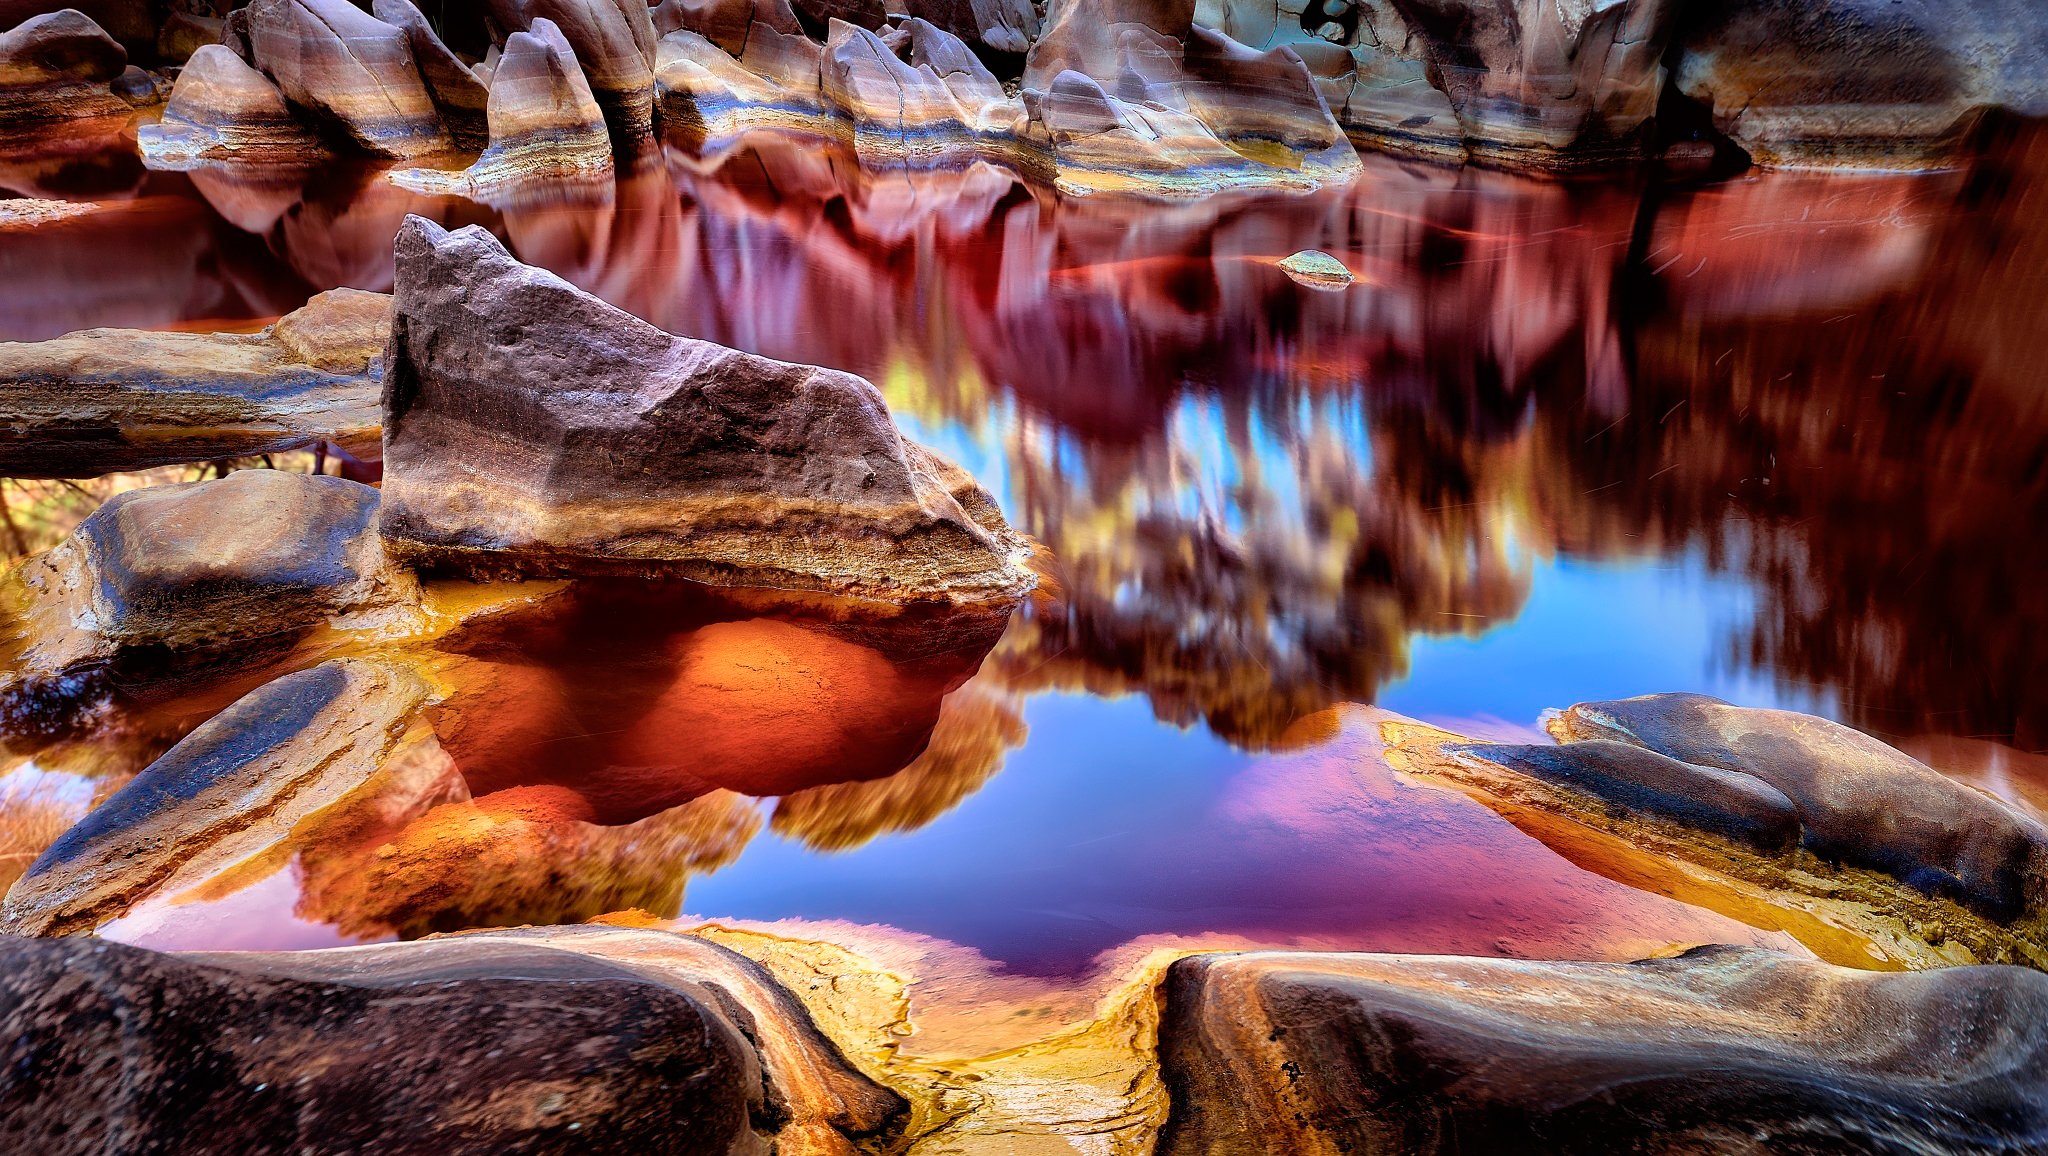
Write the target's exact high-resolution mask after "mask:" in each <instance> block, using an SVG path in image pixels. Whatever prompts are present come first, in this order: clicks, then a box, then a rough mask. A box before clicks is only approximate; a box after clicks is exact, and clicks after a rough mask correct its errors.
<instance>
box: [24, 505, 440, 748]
mask: <svg viewBox="0 0 2048 1156" xmlns="http://www.w3.org/2000/svg"><path fill="white" fill-rule="evenodd" d="M376 514H377V491H375V490H373V489H371V488H370V487H368V486H364V485H361V484H358V483H356V482H351V481H346V480H343V479H341V478H330V477H318V476H313V475H309V474H291V473H283V472H280V471H276V470H239V471H236V472H235V473H233V474H230V475H228V476H227V477H225V478H221V479H218V480H216V481H210V482H189V483H184V484H180V485H171V486H153V487H150V488H148V489H141V490H130V491H128V492H126V493H123V494H119V495H117V496H115V497H114V498H111V499H109V500H108V501H107V503H106V504H105V505H103V506H101V507H100V508H99V509H98V510H97V511H95V512H94V513H93V515H92V516H91V517H89V518H87V519H86V520H85V521H84V522H83V523H81V524H80V525H79V527H78V529H77V530H75V531H73V532H72V534H71V536H70V537H69V538H67V539H65V540H64V541H63V542H62V543H60V544H59V545H58V546H56V547H55V548H54V549H51V550H49V551H47V552H46V553H43V554H40V555H37V556H35V557H33V558H30V559H28V560H27V561H25V562H23V563H22V564H21V566H20V567H19V568H17V569H16V570H15V571H14V572H13V573H12V574H10V575H8V577H7V579H6V584H5V587H4V596H5V598H6V601H7V603H8V604H9V605H8V609H7V613H6V616H5V617H6V622H5V625H6V628H7V629H6V631H5V634H4V636H0V644H4V645H5V646H6V648H7V651H8V659H9V660H8V661H7V663H6V664H5V665H6V666H7V667H8V668H10V669H9V672H8V674H7V675H6V676H4V677H0V712H4V717H5V719H6V723H7V733H8V737H10V738H20V737H22V736H23V735H26V734H31V733H36V732H39V731H50V732H53V733H54V732H61V731H62V730H64V729H65V728H66V727H68V726H69V725H71V723H72V722H73V721H75V718H76V715H77V712H78V711H81V710H84V709H87V708H89V707H90V706H91V705H92V704H93V703H94V702H96V701H97V700H98V699H99V698H100V697H101V696H102V695H103V694H104V693H105V692H106V690H107V689H108V684H109V682H110V681H118V682H148V681H150V680H151V679H154V678H157V677H170V676H173V675H180V674H183V673H185V672H188V671H192V670H195V669H197V668H201V667H206V666H210V665H213V664H218V663H221V662H223V661H229V660H232V661H235V662H238V663H244V664H246V663H249V662H251V661H255V660H257V659H260V658H262V657H264V656H267V655H269V654H271V653H273V652H278V651H282V650H284V649H287V648H289V647H290V646H291V645H293V644H294V643H295V642H296V641H297V640H298V639H299V637H300V636H301V635H303V634H305V633H306V632H307V631H309V630H312V629H313V628H314V627H316V626H320V625H337V626H343V627H347V626H351V625H359V626H364V627H374V626H376V625H377V624H379V623H382V622H383V621H384V620H385V618H386V617H388V616H390V615H392V614H399V613H403V612H404V611H405V609H406V608H407V607H409V606H410V605H411V604H412V603H413V601H414V599H415V598H416V596H417V589H416V584H415V583H414V581H413V579H412V578H411V576H410V575H409V574H406V573H404V572H402V571H399V570H397V569H395V568H394V567H392V566H391V565H390V564H389V563H388V562H387V561H386V559H385V556H384V551H383V549H382V546H381V544H380V540H379V538H378V536H377V534H376V531H375V523H376Z"/></svg>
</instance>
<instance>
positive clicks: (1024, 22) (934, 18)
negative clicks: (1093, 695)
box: [908, 0, 1039, 56]
mask: <svg viewBox="0 0 2048 1156" xmlns="http://www.w3.org/2000/svg"><path fill="white" fill-rule="evenodd" d="M908 10H909V12H910V15H911V16H913V17H916V18H918V19H921V20H927V21H930V22H931V23H932V24H934V25H936V26H938V27H939V28H943V29H945V30H946V31H947V32H950V33H952V34H953V35H955V36H957V37H959V38H960V39H961V40H963V41H965V42H966V43H967V44H969V45H979V46H980V47H981V48H982V49H983V50H985V51H988V52H1000V53H1003V54H1005V55H1016V56H1021V55H1023V54H1024V53H1025V52H1027V51H1029V50H1030V48H1031V45H1032V42H1033V41H1035V40H1037V39H1038V31H1039V23H1038V9H1037V8H1036V7H1034V6H1033V5H1032V4H1031V3H1030V0H910V3H909V5H908Z"/></svg>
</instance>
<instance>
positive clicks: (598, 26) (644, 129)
mask: <svg viewBox="0 0 2048 1156" xmlns="http://www.w3.org/2000/svg"><path fill="white" fill-rule="evenodd" d="M490 11H491V20H492V21H493V23H495V24H496V25H497V26H498V27H499V28H501V29H503V30H504V31H505V32H506V33H507V34H510V33H512V32H518V31H530V30H531V29H532V28H533V25H534V23H535V22H536V21H537V20H542V19H545V20H547V21H549V22H551V23H552V24H553V25H555V27H556V28H557V29H558V34H559V35H560V36H561V37H562V38H563V39H564V40H566V41H567V43H568V46H569V49H570V59H572V60H574V61H577V62H580V63H581V65H582V71H583V74H584V76H585V77H587V78H588V82H589V87H590V91H591V93H592V94H593V95H594V96H595V97H596V99H597V103H598V105H599V106H600V107H602V108H603V109H604V115H605V120H606V122H607V123H608V124H610V126H611V130H612V133H613V135H614V139H616V140H617V141H618V142H619V144H620V145H622V146H625V147H628V148H631V147H634V146H635V145H637V144H638V143H639V142H641V141H644V140H645V139H647V138H648V137H649V136H650V135H651V134H652V132H653V130H654V18H653V15H652V14H651V13H650V12H649V10H648V6H647V5H646V4H645V3H643V2H642V0H491V7H490ZM509 51H510V46H509V43H508V45H507V52H508V53H509ZM495 84H496V81H495V79H494V80H493V85H494V86H495Z"/></svg>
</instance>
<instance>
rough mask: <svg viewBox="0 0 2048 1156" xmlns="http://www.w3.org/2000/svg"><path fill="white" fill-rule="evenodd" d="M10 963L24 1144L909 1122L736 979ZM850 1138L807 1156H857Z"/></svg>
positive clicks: (403, 965)
mask: <svg viewBox="0 0 2048 1156" xmlns="http://www.w3.org/2000/svg"><path fill="white" fill-rule="evenodd" d="M704 950H705V951H706V952H712V953H715V952H717V951H718V949H716V948H713V947H711V946H710V945H708V944H707V945H704ZM677 954H681V953H680V952H678V953H677ZM0 957H4V966H0V1038H4V1039H5V1040H7V1041H8V1042H7V1044H6V1045H4V1050H0V1058H4V1060H5V1062H6V1068H5V1070H4V1074H0V1145H4V1146H6V1147H7V1148H9V1149H11V1150H18V1151H34V1152H37V1153H45V1154H48V1156H71V1154H73V1153H77V1154H81V1156H82V1154H84V1153H89V1152H104V1151H141V1150H149V1151H160V1152H167V1153H197V1152H202V1151H257V1150H265V1149H270V1148H274V1147H277V1146H279V1145H285V1146H288V1147H289V1148H290V1149H291V1150H292V1151H294V1152H305V1153H311V1154H326V1153H334V1154H340V1153H352V1152H362V1151H368V1150H373V1149H374V1150H377V1151H383V1152H391V1153H440V1154H448V1156H456V1154H469V1153H477V1154H481V1153H501V1152H505V1153H537V1152H559V1151H564V1150H574V1151H577V1152H590V1153H690V1154H693V1156H694V1154H707V1156H708V1154H730V1156H742V1154H746V1153H756V1152H764V1151H767V1150H768V1149H769V1148H770V1146H771V1145H775V1146H777V1147H778V1148H780V1150H785V1151H788V1150H793V1149H794V1147H795V1144H794V1141H795V1139H796V1137H795V1136H793V1135H790V1134H791V1133H793V1132H794V1133H802V1132H806V1131H809V1132H812V1133H814V1134H815V1133H824V1134H830V1133H831V1132H832V1131H833V1129H832V1126H831V1124H830V1123H827V1122H824V1121H823V1120H822V1119H821V1118H820V1117H818V1116H811V1117H804V1116H799V1115H798V1114H797V1112H798V1111H799V1110H800V1109H801V1108H808V1107H810V1106H811V1105H812V1104H814V1103H816V1102H817V1101H818V1100H820V1099H822V1098H823V1097H825V1096H827V1095H828V1094H830V1093H832V1092H836V1091H840V1090H842V1089H844V1094H846V1095H847V1096H848V1097H849V1098H854V1097H860V1096H863V1095H864V1096H865V1099H855V1100H854V1102H855V1103H856V1104H858V1105H859V1106H860V1107H867V1106H868V1105H870V1104H879V1105H884V1106H885V1107H884V1108H883V1109H882V1110H880V1111H877V1112H874V1113H872V1115H871V1116H863V1117H861V1119H863V1120H867V1119H870V1118H873V1117H874V1116H879V1117H880V1119H881V1120H883V1121H890V1120H893V1118H894V1117H893V1116H890V1115H888V1114H887V1109H889V1108H894V1107H896V1106H897V1104H896V1102H895V1101H894V1100H893V1098H892V1097H890V1096H889V1094H888V1093H886V1092H884V1091H882V1090H881V1089H879V1088H877V1087H875V1086H874V1085H873V1084H871V1083H868V1082H867V1081H866V1080H864V1079H862V1078H861V1077H859V1076H858V1075H856V1074H854V1073H853V1072H851V1071H850V1070H848V1069H847V1068H846V1065H845V1063H844V1061H841V1060H839V1059H838V1057H837V1055H836V1053H833V1052H832V1051H831V1050H830V1048H829V1045H824V1044H823V1043H822V1041H817V1040H815V1035H816V1032H815V1029H813V1028H810V1026H809V1021H808V1019H807V1018H804V1017H802V1013H801V1011H800V1010H799V1009H795V1008H794V1007H791V1006H787V1004H788V1001H787V997H786V996H784V997H782V1000H783V1003H780V1004H773V1003H769V1002H768V1001H766V1000H764V999H762V998H760V997H757V996H755V995H754V994H753V993H754V990H755V989H756V988H760V989H766V988H771V987H772V985H771V984H769V983H768V982H767V981H765V980H763V979H761V978H760V977H759V976H758V973H757V972H749V971H746V970H745V968H744V966H743V965H741V964H737V963H727V964H724V966H723V967H722V968H720V967H718V966H717V965H716V964H710V963H707V964H705V965H702V966H698V967H695V968H688V969H686V968H684V967H683V966H681V965H675V966H672V967H670V968H669V969H668V970H666V971H664V970H661V969H659V968H657V967H656V966H654V965H651V964H643V963H640V962H637V961H629V962H613V961H611V960H608V959H605V958H604V957H603V956H602V955H600V954H599V953H598V952H597V951H594V950H593V951H588V952H578V951H571V950H560V949H557V948H554V947H552V946H549V945H547V944H546V943H545V942H544V941H529V940H517V939H500V938H484V937H473V938H463V939H453V940H443V941H435V942H431V943H419V944H404V945H391V946H382V947H370V948H348V949H340V950H331V951H317V952H290V953H277V954H263V953H231V954H225V955H213V956H204V955H201V956H175V955H166V954H160V953H157V952H150V951H143V950H139V949H136V948H130V947H124V946H122V945H120V944H113V943H96V942H91V941H85V940H79V941H70V942H38V941H32V940H19V939H9V940H0ZM720 962H721V963H722V962H723V961H720ZM678 975H687V976H689V977H690V978H689V979H683V978H676V977H677V976H678ZM698 977H705V978H698ZM711 977H715V981H714V980H713V979H712V978H711ZM722 984H731V985H732V986H731V987H727V986H722ZM743 985H744V986H743ZM735 988H740V989H741V992H735V991H734V989H735ZM742 993H744V994H742ZM749 999H752V1000H753V1001H754V1002H753V1003H751V1004H750V1003H748V1002H747V1000H749ZM757 1009H758V1010H757ZM771 1011H772V1013H773V1014H777V1015H789V1016H791V1017H792V1018H791V1020H790V1022H788V1023H775V1022H771V1021H769V1020H767V1019H766V1015H767V1014H769V1013H770V1012H771ZM806 1033H808V1034H806ZM763 1037H766V1038H763ZM785 1041H786V1042H785ZM806 1049H807V1050H806ZM771 1057H773V1058H774V1059H796V1060H800V1061H808V1063H809V1066H806V1067H798V1066H794V1065H790V1066H784V1067H780V1068H777V1067H775V1066H773V1065H772V1060H771ZM110 1065H111V1066H110ZM771 1073H772V1075H771ZM798 1079H818V1080H825V1079H829V1080H830V1081H831V1082H830V1083H829V1084H821V1085H819V1086H816V1087H813V1086H809V1085H794V1086H792V1084H790V1083H785V1081H795V1080H798ZM365 1105H374V1106H375V1110H374V1111H366V1110H365ZM793 1105H795V1106H798V1107H796V1108H793V1107H792V1106H793ZM856 1110H857V1109H854V1108H841V1109H840V1110H839V1112H838V1113H837V1115H838V1117H839V1118H851V1117H852V1116H853V1115H854V1114H855V1112H856ZM835 1138H836V1139H838V1147H837V1148H830V1147H825V1146H823V1142H824V1139H825V1136H824V1135H814V1136H813V1137H812V1142H813V1143H817V1144H819V1145H820V1146H818V1147H814V1148H808V1149H807V1150H809V1151H818V1152H824V1151H834V1150H836V1151H847V1150H850V1149H849V1147H848V1146H847V1141H846V1140H845V1139H844V1138H837V1137H835Z"/></svg>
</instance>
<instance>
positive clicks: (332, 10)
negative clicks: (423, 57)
mask: <svg viewBox="0 0 2048 1156" xmlns="http://www.w3.org/2000/svg"><path fill="white" fill-rule="evenodd" d="M243 11H244V12H246V13H247V23H248V38H249V54H250V59H251V60H252V61H254V63H255V64H256V66H257V67H258V68H260V69H262V70H263V71H264V72H265V73H266V74H267V75H269V77H270V78H271V79H272V80H274V81H276V82H277V86H278V88H279V89H280V90H281V91H282V92H283V93H284V95H285V98H286V99H287V100H289V101H290V102H291V103H292V104H293V105H295V106H298V107H300V108H303V109H305V110H307V111H309V112H311V113H312V114H314V115H315V116H317V117H318V118H319V119H320V121H321V122H322V123H323V124H324V125H325V126H326V127H328V128H330V129H331V130H333V131H335V132H337V133H339V134H341V135H342V136H344V137H345V138H346V139H348V140H349V141H350V142H352V143H353V144H354V145H355V146H356V147H358V148H360V149H362V150H363V151H365V152H368V153H371V154H373V155H376V156H386V157H396V158H400V159H404V158H408V157H416V156H421V155H425V154H429V153H436V152H443V151H446V150H447V149H449V148H450V147H452V143H453V142H452V141H451V140H450V138H449V135H448V132H447V130H446V129H445V128H444V127H443V126H442V123H441V114H440V110H439V109H438V108H437V107H436V106H435V104H434V98H433V94H432V93H430V92H429V91H428V89H427V85H426V82H425V81H424V80H422V79H421V78H420V72H419V69H418V67H417V66H416V65H415V64H414V62H413V51H412V44H411V37H410V35H409V34H408V33H407V31H406V30H405V29H402V28H395V27H393V26H392V25H389V24H386V23H384V22H383V21H382V20H379V19H377V18H376V17H374V16H371V15H370V14H369V13H367V12H364V11H363V10H362V9H360V8H357V7H356V6H355V5H353V4H350V3H348V0H255V2H254V3H252V4H250V5H249V6H248V7H247V8H246V9H244V10H243Z"/></svg>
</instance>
